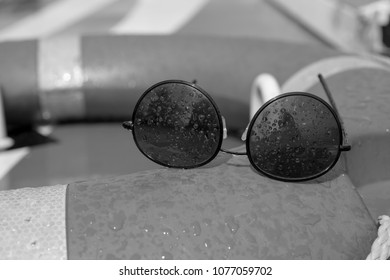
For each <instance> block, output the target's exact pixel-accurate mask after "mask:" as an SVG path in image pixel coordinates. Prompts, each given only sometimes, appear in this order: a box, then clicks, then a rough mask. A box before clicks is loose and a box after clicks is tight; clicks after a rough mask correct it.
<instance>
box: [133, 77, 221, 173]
mask: <svg viewBox="0 0 390 280" xmlns="http://www.w3.org/2000/svg"><path fill="white" fill-rule="evenodd" d="M165 84H182V85H185V86H189V87H192V88H193V89H196V90H197V91H199V92H200V93H201V94H202V95H203V96H205V97H206V99H207V100H208V101H209V102H210V104H211V105H212V106H213V108H214V110H215V112H216V115H217V118H218V124H219V127H220V129H219V132H218V134H219V141H218V144H217V148H216V150H215V152H214V153H213V154H211V155H210V156H209V158H208V159H207V160H206V161H203V162H201V163H199V164H194V165H191V166H184V167H183V166H177V165H168V164H165V163H163V162H160V161H158V160H155V159H153V158H152V157H150V156H149V155H148V154H146V153H145V152H144V151H143V149H142V148H141V147H140V145H139V142H138V139H137V137H136V135H135V127H136V126H137V124H136V122H135V116H136V113H137V110H138V107H139V106H140V104H141V102H142V100H143V99H144V98H145V97H146V96H147V95H148V94H149V93H150V92H151V91H152V90H154V89H155V88H157V87H159V86H161V85H165ZM131 119H132V122H133V124H134V128H133V129H132V134H133V140H134V142H135V144H136V146H137V148H138V150H139V151H140V152H141V153H142V154H143V155H144V156H145V157H146V158H148V159H149V160H151V161H153V162H154V163H157V164H158V165H161V166H164V167H168V168H181V169H192V168H197V167H201V166H204V165H206V164H208V163H209V162H211V161H212V160H213V159H214V158H215V157H216V156H217V155H218V154H219V152H220V149H221V146H222V142H223V129H222V128H223V123H222V115H221V112H220V110H219V108H218V106H217V104H216V103H215V101H214V100H213V98H212V97H211V95H210V94H208V93H207V92H206V91H205V90H204V89H202V88H201V87H200V86H198V85H196V84H194V83H190V82H187V81H183V80H164V81H161V82H158V83H156V84H154V85H152V86H150V87H149V88H148V89H147V90H145V91H144V93H143V94H142V95H141V97H140V98H139V99H138V101H137V103H136V105H135V107H134V110H133V115H132V118H131Z"/></svg>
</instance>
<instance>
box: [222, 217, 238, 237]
mask: <svg viewBox="0 0 390 280" xmlns="http://www.w3.org/2000/svg"><path fill="white" fill-rule="evenodd" d="M225 224H226V226H227V227H228V228H229V230H230V232H231V233H233V234H235V233H236V232H237V231H238V229H239V228H240V224H239V222H238V220H237V219H236V218H235V217H233V216H229V217H227V218H226V219H225Z"/></svg>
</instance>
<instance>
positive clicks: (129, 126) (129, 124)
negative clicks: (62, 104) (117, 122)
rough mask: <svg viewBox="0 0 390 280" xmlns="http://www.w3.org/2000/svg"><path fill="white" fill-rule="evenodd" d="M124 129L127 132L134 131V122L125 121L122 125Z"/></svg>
mask: <svg viewBox="0 0 390 280" xmlns="http://www.w3.org/2000/svg"><path fill="white" fill-rule="evenodd" d="M122 127H123V128H124V129H127V130H133V127H134V124H133V122H132V121H125V122H123V123H122Z"/></svg>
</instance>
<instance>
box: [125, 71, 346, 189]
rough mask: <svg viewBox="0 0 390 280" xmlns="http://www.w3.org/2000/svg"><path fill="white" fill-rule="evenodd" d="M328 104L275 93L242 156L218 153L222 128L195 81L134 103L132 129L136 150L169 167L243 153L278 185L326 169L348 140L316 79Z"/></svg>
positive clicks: (162, 86)
mask: <svg viewBox="0 0 390 280" xmlns="http://www.w3.org/2000/svg"><path fill="white" fill-rule="evenodd" d="M318 77H319V79H320V82H321V84H322V86H323V88H324V90H325V92H326V94H327V96H328V98H329V100H330V103H331V105H329V104H328V103H327V102H325V101H324V100H323V99H321V98H319V97H317V96H315V95H313V94H310V93H306V92H290V93H284V94H281V95H278V96H277V97H275V98H273V99H271V100H269V101H268V102H266V103H265V104H264V105H263V106H261V108H260V109H259V110H258V111H257V112H256V114H255V115H254V117H253V118H252V120H251V121H250V124H249V125H248V127H247V131H246V140H245V142H246V152H234V151H229V150H226V149H223V148H222V147H221V146H222V142H223V139H224V138H226V125H225V120H224V118H223V117H222V115H221V113H220V111H219V109H218V107H217V105H216V103H215V102H214V100H213V99H212V98H211V96H210V95H209V94H208V93H207V92H206V91H204V90H203V89H202V88H200V87H199V86H198V85H197V84H196V83H189V82H185V81H180V80H167V81H163V82H160V83H157V84H155V85H153V86H152V87H150V88H149V89H147V90H146V91H145V92H144V93H143V95H142V96H141V97H140V99H139V100H138V102H137V104H136V106H135V108H134V111H133V116H132V120H131V121H126V122H124V123H123V127H124V128H125V129H128V130H131V131H132V133H133V138H134V141H135V143H136V145H137V147H138V149H139V150H140V151H141V152H142V153H143V154H144V155H145V156H146V157H147V158H149V159H150V160H152V161H154V162H156V163H157V164H160V165H162V166H166V167H172V168H184V169H188V168H196V167H200V166H203V165H205V164H207V163H209V162H210V161H212V160H213V159H214V158H215V157H216V156H217V154H218V153H219V152H220V151H221V152H224V153H229V154H233V155H247V156H248V158H249V161H250V163H251V165H252V166H253V167H254V168H255V169H256V170H257V171H258V172H259V173H261V174H263V175H265V176H267V177H270V178H273V179H276V180H281V181H290V182H291V181H295V182H297V181H306V180H310V179H314V178H317V177H319V176H321V175H323V174H325V173H326V172H328V171H329V170H330V169H331V168H332V167H333V166H334V165H335V164H336V163H337V161H338V159H339V157H340V154H341V152H342V151H348V150H350V149H351V146H350V145H348V144H347V143H346V134H345V130H344V128H343V123H342V121H341V119H340V116H339V114H338V111H337V109H336V106H335V103H334V100H333V98H332V95H331V93H330V91H329V89H328V87H327V85H326V83H325V80H324V79H323V77H322V76H321V75H318Z"/></svg>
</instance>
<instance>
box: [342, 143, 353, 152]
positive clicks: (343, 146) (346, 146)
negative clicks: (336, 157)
mask: <svg viewBox="0 0 390 280" xmlns="http://www.w3.org/2000/svg"><path fill="white" fill-rule="evenodd" d="M350 150H351V145H348V144H346V145H340V151H342V152H346V151H350Z"/></svg>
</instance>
